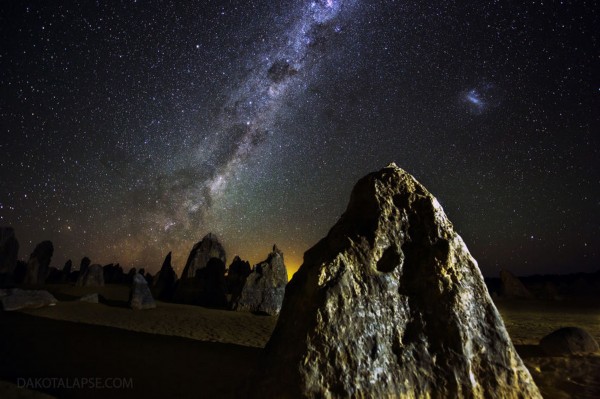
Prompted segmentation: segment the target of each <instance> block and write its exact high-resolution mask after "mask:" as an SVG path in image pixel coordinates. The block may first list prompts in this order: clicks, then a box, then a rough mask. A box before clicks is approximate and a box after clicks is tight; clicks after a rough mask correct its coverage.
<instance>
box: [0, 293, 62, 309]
mask: <svg viewBox="0 0 600 399" xmlns="http://www.w3.org/2000/svg"><path fill="white" fill-rule="evenodd" d="M0 302H2V308H3V309H4V310H6V311H13V310H20V309H37V308H41V307H44V306H54V305H56V302H57V301H56V298H54V296H52V294H50V293H49V292H48V291H41V290H40V291H34V290H20V289H18V288H14V289H10V290H3V292H1V293H0Z"/></svg>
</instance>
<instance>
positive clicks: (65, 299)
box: [0, 285, 600, 399]
mask: <svg viewBox="0 0 600 399" xmlns="http://www.w3.org/2000/svg"><path fill="white" fill-rule="evenodd" d="M46 288H47V289H49V290H50V291H51V292H53V293H54V294H55V296H56V297H57V299H59V300H60V301H61V302H59V303H58V304H57V305H56V306H54V307H48V308H42V309H35V310H27V311H24V312H15V313H8V312H0V378H2V379H4V380H7V381H12V382H13V383H14V382H16V380H17V378H20V377H23V376H27V377H32V376H33V377H35V376H38V377H39V376H48V375H49V374H52V376H62V377H65V376H66V377H69V376H75V377H77V376H78V377H85V376H100V377H106V376H108V375H107V373H109V374H110V375H111V376H126V377H130V378H132V379H133V381H134V389H133V390H128V389H125V390H112V391H110V392H109V393H107V391H102V390H97V389H96V390H90V389H88V390H81V389H50V390H48V389H46V390H45V391H46V392H47V393H50V394H54V395H57V396H59V397H66V398H69V397H72V398H78V397H86V398H94V397H107V396H110V397H129V398H132V397H149V398H150V397H181V398H184V397H219V398H220V397H243V396H244V392H245V391H244V390H245V389H246V388H247V383H248V381H249V380H251V376H250V374H249V373H251V371H252V369H253V368H254V367H255V366H256V362H257V361H258V358H259V356H260V353H261V351H260V348H262V347H263V346H264V345H265V344H266V342H267V340H268V339H269V337H270V335H271V332H272V330H273V328H274V327H275V323H276V318H275V317H269V316H259V315H253V314H249V313H242V312H231V311H225V310H214V309H206V308H202V307H196V306H189V305H179V304H170V303H162V302H158V307H157V308H156V309H150V310H144V311H133V310H130V309H129V308H127V307H126V301H127V296H128V289H127V287H123V286H106V287H101V288H98V289H90V288H83V287H73V286H67V285H55V286H48V287H46ZM91 292H98V293H99V294H101V295H102V296H103V297H104V298H105V300H104V301H103V302H104V303H100V304H91V303H83V302H77V301H76V299H77V298H79V297H80V296H82V295H85V294H88V293H91ZM497 305H498V309H499V310H500V313H501V314H502V317H503V319H504V322H505V325H506V327H507V329H508V332H509V334H510V335H511V338H512V339H513V342H514V343H515V345H516V347H517V350H518V351H519V353H520V354H521V357H522V358H523V360H524V362H525V364H526V365H527V367H528V368H529V370H530V371H531V373H532V375H533V377H534V379H535V381H536V383H537V384H538V386H539V387H540V389H541V391H542V394H543V395H544V397H545V398H561V399H563V398H600V354H597V355H587V356H581V355H574V356H569V357H547V356H545V355H544V354H543V353H542V352H541V350H540V348H539V347H538V346H537V343H538V342H539V340H540V339H541V338H542V337H543V336H544V335H546V334H548V333H550V332H552V331H554V330H556V329H558V328H560V327H564V326H578V327H582V328H584V329H586V330H587V331H589V332H590V333H591V334H592V335H593V336H594V337H595V338H596V339H597V340H598V341H599V342H600V307H598V306H593V305H590V304H584V305H585V306H582V304H569V303H555V302H553V303H550V302H537V301H524V302H523V301H521V302H519V301H516V302H514V301H513V302H511V301H499V302H498V303H497ZM13 394H15V395H21V396H13ZM26 394H27V392H25V391H24V390H19V389H14V387H13V389H12V390H11V389H10V384H7V383H4V385H0V395H1V397H2V398H5V397H33V396H28V395H26ZM29 394H31V392H29Z"/></svg>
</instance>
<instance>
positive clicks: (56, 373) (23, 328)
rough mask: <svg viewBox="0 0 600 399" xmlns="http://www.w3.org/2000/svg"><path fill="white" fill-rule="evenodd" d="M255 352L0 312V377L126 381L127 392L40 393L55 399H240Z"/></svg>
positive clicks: (54, 390) (65, 390)
mask: <svg viewBox="0 0 600 399" xmlns="http://www.w3.org/2000/svg"><path fill="white" fill-rule="evenodd" d="M260 353H261V350H260V349H258V348H251V347H245V346H239V345H233V344H222V343H213V342H202V341H195V340H191V339H186V338H181V337H171V336H164V335H155V334H147V333H139V332H133V331H126V330H121V329H117V328H111V327H103V326H92V325H87V324H79V323H73V322H67V321H58V320H52V319H46V318H42V317H35V316H30V315H26V314H22V313H10V312H0V379H3V380H7V381H10V382H13V383H18V382H19V379H21V380H20V381H21V384H22V383H23V379H27V378H30V379H32V378H62V379H63V380H66V381H71V385H73V384H72V381H73V379H74V378H101V379H104V378H112V377H118V378H125V379H131V380H132V383H133V388H124V389H107V388H104V389H97V388H96V389H90V388H84V389H75V388H65V387H58V388H50V389H39V390H41V391H44V392H47V393H49V394H51V395H55V396H58V397H60V398H82V397H85V398H106V397H111V398H121V397H123V398H125V397H127V398H133V397H146V398H157V397H164V398H184V397H224V398H229V397H245V396H246V394H245V389H246V388H247V382H248V380H249V378H250V373H251V371H252V370H253V369H254V368H255V365H256V362H257V360H258V358H259V356H260Z"/></svg>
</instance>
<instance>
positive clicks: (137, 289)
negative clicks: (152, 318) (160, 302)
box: [129, 273, 156, 310]
mask: <svg viewBox="0 0 600 399" xmlns="http://www.w3.org/2000/svg"><path fill="white" fill-rule="evenodd" d="M129 307H130V308H132V309H135V310H141V309H153V308H155V307H156V302H154V298H153V297H152V293H150V288H148V283H147V282H146V279H145V278H144V276H142V275H141V274H139V273H135V275H134V276H133V283H132V284H131V289H130V291H129Z"/></svg>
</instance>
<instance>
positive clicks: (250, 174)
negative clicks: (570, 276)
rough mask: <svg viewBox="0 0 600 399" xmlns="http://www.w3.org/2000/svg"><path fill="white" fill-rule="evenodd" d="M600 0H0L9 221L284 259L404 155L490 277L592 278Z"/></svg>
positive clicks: (77, 236)
mask: <svg viewBox="0 0 600 399" xmlns="http://www.w3.org/2000/svg"><path fill="white" fill-rule="evenodd" d="M598 14H599V12H598V9H597V7H596V5H595V2H592V1H585V0H579V1H560V2H559V1H543V2H542V1H525V2H521V1H516V2H507V1H480V0H477V1H475V0H473V1H460V2H454V1H392V0H386V1H372V0H369V1H366V0H350V1H343V0H342V1H338V0H327V1H313V2H310V1H275V2H274V1H272V0H265V1H248V0H243V1H242V0H240V1H173V2H165V1H146V0H139V1H121V2H118V1H85V2H83V1H72V2H70V1H47V0H43V1H37V2H29V1H2V2H1V3H0V32H1V33H0V34H1V38H0V43H1V48H0V130H1V138H0V153H1V156H0V182H1V190H0V225H3V226H13V227H14V228H15V230H16V235H17V239H18V240H19V242H20V244H21V249H20V253H19V257H20V258H21V259H27V257H28V256H29V254H30V253H31V251H32V250H33V248H34V246H35V244H37V243H38V242H40V241H42V240H45V239H50V240H52V241H53V242H54V245H55V253H54V257H53V261H52V265H54V266H59V267H62V264H63V263H64V261H65V260H66V259H68V258H72V259H73V260H74V261H75V263H76V264H78V263H79V259H80V258H81V257H82V256H84V255H87V256H89V257H90V258H91V259H92V261H93V262H94V263H101V264H106V263H110V262H120V263H121V265H122V266H124V267H125V268H128V267H131V266H135V267H145V268H146V269H147V270H150V271H153V272H154V271H157V270H158V269H159V267H160V265H161V264H162V260H163V258H164V256H165V254H166V253H167V252H168V251H173V252H174V266H175V267H176V269H177V270H178V271H179V273H180V272H181V270H182V269H183V266H184V262H185V259H186V258H187V255H188V253H189V250H190V249H191V247H192V245H193V244H194V243H195V242H196V241H198V240H200V239H201V238H202V237H203V236H204V235H205V234H206V233H208V232H209V231H210V232H213V233H215V234H217V235H218V236H219V238H220V239H221V241H222V242H223V244H224V246H225V249H226V250H227V253H228V260H227V262H228V263H229V262H230V261H231V259H232V258H233V256H234V255H236V254H239V255H240V256H241V257H242V258H244V259H249V260H250V261H251V262H252V263H256V262H258V261H260V260H262V259H263V258H265V257H266V255H267V253H268V252H269V251H270V248H271V246H272V244H273V243H276V244H277V245H278V246H279V247H280V248H281V249H282V250H283V252H284V254H285V257H286V263H287V265H288V267H289V269H290V271H292V272H293V271H295V269H297V267H298V266H299V265H300V263H301V259H302V254H303V253H304V251H305V250H307V249H308V248H309V247H311V246H312V245H313V244H315V243H316V242H317V241H318V240H319V239H320V238H321V237H323V236H324V235H325V234H326V233H327V231H328V230H329V228H330V227H331V226H332V225H333V224H334V223H335V221H336V220H337V219H338V218H339V216H340V215H341V213H342V212H343V211H344V209H345V207H346V204H347V201H348V199H349V194H350V190H351V189H352V187H353V185H354V184H355V183H356V181H357V180H358V179H359V178H360V177H362V176H364V175H365V174H367V173H369V172H372V171H374V170H378V169H380V168H382V167H384V166H385V165H386V164H388V163H389V162H391V161H394V162H396V163H397V164H398V166H400V167H401V168H403V169H405V170H407V171H408V172H410V173H412V174H413V175H414V176H415V177H416V178H417V179H418V180H419V181H420V182H421V183H423V184H424V185H425V186H426V187H427V188H428V189H429V190H430V191H431V192H432V193H433V194H434V195H435V196H436V197H437V198H438V199H439V201H440V203H441V204H442V205H443V207H444V209H445V210H446V213H447V214H448V216H449V217H450V219H451V220H452V221H453V223H454V225H455V227H456V229H457V231H458V232H459V234H461V235H462V237H463V239H464V240H465V242H466V244H467V246H468V247H469V249H470V250H471V252H472V254H473V256H474V257H475V258H476V259H477V260H478V261H479V264H480V267H481V269H482V272H483V273H484V275H487V276H496V275H497V273H498V271H499V270H500V268H507V269H509V270H511V271H512V272H513V273H516V274H520V275H525V274H532V273H556V272H558V273H568V272H577V271H587V272H591V271H595V270H598V269H599V268H600V266H599V265H600V167H599V166H600V162H599V159H600V157H599V155H600V154H599V152H600V46H599V43H598V39H599V37H598V36H599V30H598V26H600V18H599V15H598Z"/></svg>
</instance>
